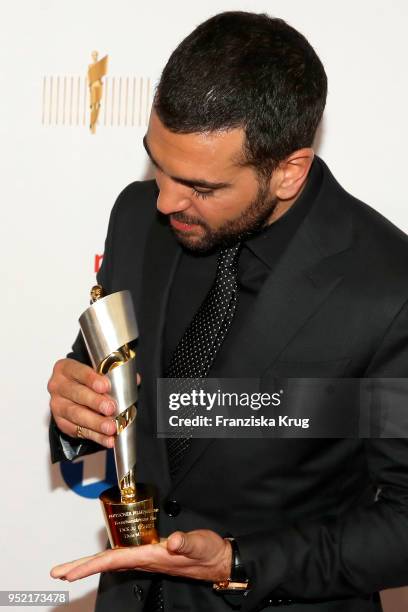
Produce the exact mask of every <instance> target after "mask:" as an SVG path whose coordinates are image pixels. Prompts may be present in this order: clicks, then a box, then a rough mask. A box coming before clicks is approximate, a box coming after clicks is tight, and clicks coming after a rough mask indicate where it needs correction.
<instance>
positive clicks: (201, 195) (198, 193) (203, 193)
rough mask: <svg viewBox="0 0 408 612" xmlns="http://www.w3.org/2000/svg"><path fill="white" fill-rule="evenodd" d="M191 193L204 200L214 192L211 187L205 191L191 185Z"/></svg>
mask: <svg viewBox="0 0 408 612" xmlns="http://www.w3.org/2000/svg"><path fill="white" fill-rule="evenodd" d="M192 193H193V196H194V197H195V198H201V199H202V200H205V199H206V198H209V197H210V196H212V195H213V193H214V192H213V191H212V190H211V189H210V190H207V191H200V190H199V189H195V187H193V188H192Z"/></svg>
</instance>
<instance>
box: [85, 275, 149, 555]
mask: <svg viewBox="0 0 408 612" xmlns="http://www.w3.org/2000/svg"><path fill="white" fill-rule="evenodd" d="M79 325H80V328H81V331H82V335H83V338H84V341H85V344H86V347H87V349H88V353H89V356H90V359H91V362H92V365H93V367H94V369H95V370H96V371H97V372H98V373H99V374H105V375H106V376H107V377H108V378H109V380H110V382H111V391H110V396H111V397H112V398H113V399H114V400H115V401H116V405H117V412H116V414H115V415H114V417H113V418H114V419H115V422H116V436H115V447H114V454H115V464H116V474H117V479H118V485H117V486H115V487H111V488H110V489H108V490H106V491H104V492H103V493H102V494H101V495H100V497H99V499H100V501H101V504H102V508H103V513H104V517H105V523H106V527H107V531H108V534H109V540H110V544H111V547H112V548H118V547H125V546H139V545H141V544H151V543H155V542H158V541H159V538H158V534H157V529H156V513H157V509H155V508H154V501H153V495H152V491H151V487H149V486H148V485H146V484H137V483H136V476H135V470H136V415H137V407H136V403H137V396H138V390H137V382H136V353H135V351H134V350H133V349H132V348H131V347H132V343H134V341H135V340H136V339H137V337H138V335H139V332H138V328H137V323H136V317H135V312H134V308H133V303H132V298H131V295H130V292H129V291H118V292H117V293H112V294H111V295H107V296H104V293H103V289H102V287H101V286H100V285H96V286H95V287H93V288H92V290H91V306H90V307H89V308H87V310H85V312H84V313H83V314H82V315H81V316H80V318H79Z"/></svg>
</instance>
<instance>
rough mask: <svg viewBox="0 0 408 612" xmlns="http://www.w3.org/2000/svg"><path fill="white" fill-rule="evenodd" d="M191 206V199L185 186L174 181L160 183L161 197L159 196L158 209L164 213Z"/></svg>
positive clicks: (182, 209) (178, 210)
mask: <svg viewBox="0 0 408 612" xmlns="http://www.w3.org/2000/svg"><path fill="white" fill-rule="evenodd" d="M190 206H191V201H190V198H189V197H188V195H187V194H186V193H185V187H182V186H180V188H179V186H178V185H175V184H174V183H173V184H171V183H167V181H166V184H163V182H161V184H160V191H159V197H158V198H157V210H159V211H160V212H161V213H163V214H164V215H170V214H172V213H175V212H181V211H184V210H187V208H189V207H190Z"/></svg>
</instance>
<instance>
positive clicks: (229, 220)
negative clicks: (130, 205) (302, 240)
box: [144, 111, 277, 252]
mask: <svg viewBox="0 0 408 612" xmlns="http://www.w3.org/2000/svg"><path fill="white" fill-rule="evenodd" d="M244 137H245V136H244V131H243V130H242V129H233V130H230V131H228V132H208V133H203V134H175V133H174V132H171V131H170V130H168V129H167V128H166V127H165V126H164V125H163V124H162V123H161V121H160V119H159V118H158V116H157V114H156V113H155V112H154V111H153V112H152V115H151V117H150V123H149V127H148V130H147V134H146V137H145V140H144V143H145V147H146V150H147V152H148V154H149V157H150V159H151V161H152V162H153V165H154V167H155V179H156V182H157V185H158V188H159V190H160V194H159V197H158V200H157V208H158V210H159V211H161V212H162V213H164V214H165V215H169V220H170V224H171V227H172V229H173V231H174V233H175V235H176V237H177V239H178V240H179V242H180V243H181V244H182V245H183V246H185V247H186V248H188V249H191V250H193V251H198V252H206V251H209V250H211V249H213V248H217V247H219V246H227V245H230V244H233V243H235V242H236V241H237V240H238V239H240V238H241V237H245V236H248V235H249V234H251V233H252V232H254V231H256V230H258V229H260V228H261V227H262V226H264V225H265V224H266V223H267V222H268V221H269V220H270V217H271V215H272V213H273V211H274V209H275V206H276V202H277V200H276V198H275V197H274V195H273V180H272V181H266V180H265V181H260V179H259V177H258V175H257V173H256V172H255V170H254V169H253V168H251V167H248V166H242V165H240V164H239V160H241V159H242V156H243V143H244Z"/></svg>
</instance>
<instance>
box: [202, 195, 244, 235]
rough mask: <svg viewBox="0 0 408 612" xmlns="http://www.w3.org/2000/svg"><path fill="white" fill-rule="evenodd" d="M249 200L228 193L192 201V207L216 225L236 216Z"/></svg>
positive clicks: (212, 224)
mask: <svg viewBox="0 0 408 612" xmlns="http://www.w3.org/2000/svg"><path fill="white" fill-rule="evenodd" d="M248 204H249V202H248V201H246V200H242V198H238V196H234V195H229V196H224V197H219V198H217V197H212V198H208V199H207V200H203V201H202V202H201V201H199V202H197V203H194V208H195V209H196V211H197V214H199V215H200V216H201V217H202V219H204V220H205V221H206V222H207V223H208V224H209V225H211V226H212V227H214V228H215V227H217V226H219V225H221V224H223V223H225V222H226V221H229V220H232V219H236V218H238V217H239V216H240V215H241V214H242V212H243V211H244V210H245V209H246V208H247V207H248Z"/></svg>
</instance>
